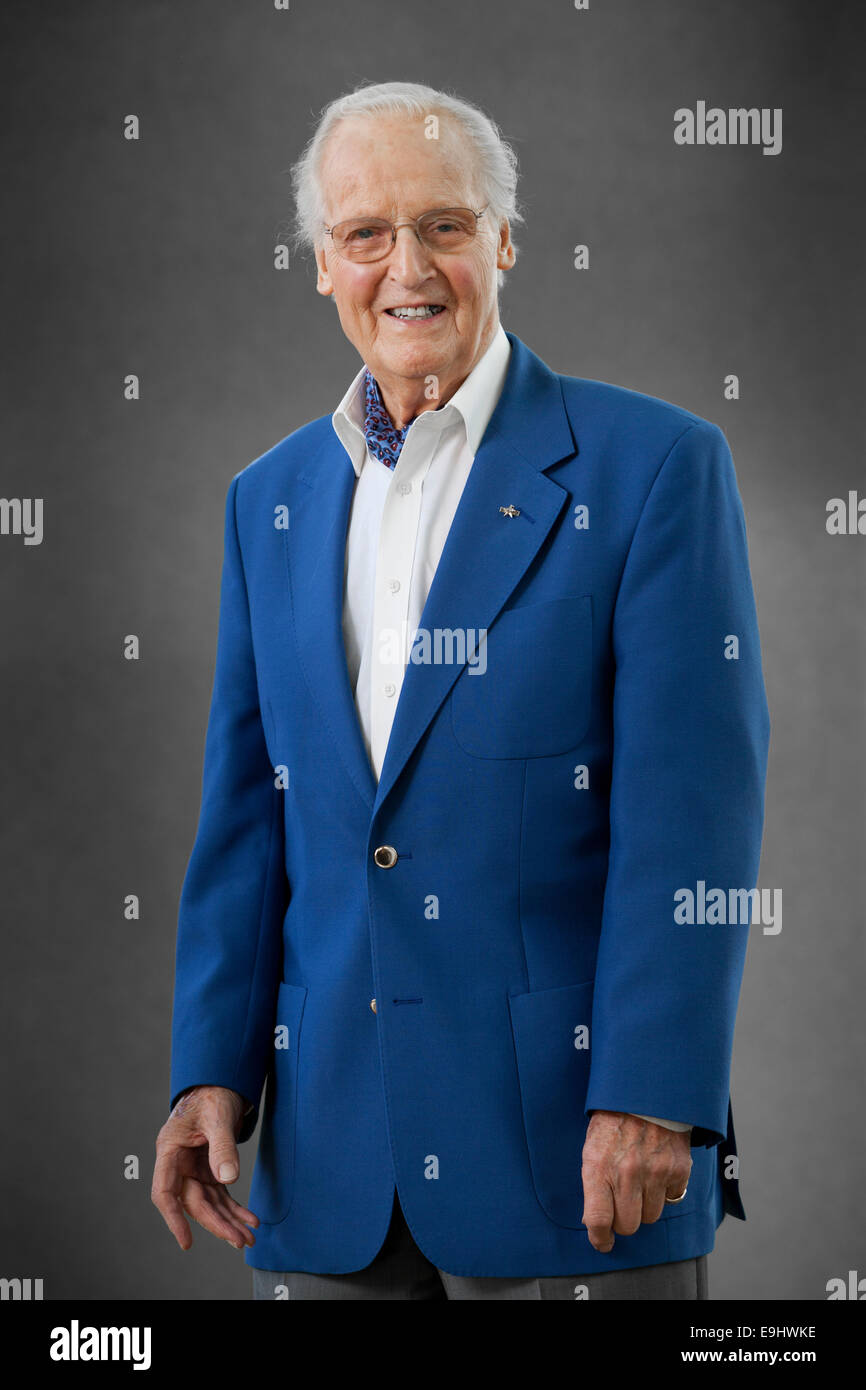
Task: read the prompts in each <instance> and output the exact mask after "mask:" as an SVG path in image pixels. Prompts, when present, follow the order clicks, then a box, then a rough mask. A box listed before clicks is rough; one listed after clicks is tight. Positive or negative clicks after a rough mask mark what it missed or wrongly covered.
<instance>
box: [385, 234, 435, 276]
mask: <svg viewBox="0 0 866 1390" xmlns="http://www.w3.org/2000/svg"><path fill="white" fill-rule="evenodd" d="M388 267H389V269H390V270H391V272H392V274H393V275H394V276H395V277H397V278H398V279H400V280H403V281H404V282H407V283H412V282H414V281H417V280H419V279H421V277H422V276H424V275H425V274H426V273H428V272H429V271H430V270H431V263H430V253H429V252H428V250H427V248H426V246H424V245H423V243H422V242H421V239H420V238H419V236H418V233H417V231H416V229H415V227H414V226H413V225H408V224H406V223H401V225H400V226H398V227H397V228H396V230H395V240H394V244H393V246H392V247H391V251H390V254H389V256H388Z"/></svg>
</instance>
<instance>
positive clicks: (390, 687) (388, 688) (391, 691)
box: [382, 681, 397, 695]
mask: <svg viewBox="0 0 866 1390" xmlns="http://www.w3.org/2000/svg"><path fill="white" fill-rule="evenodd" d="M382 689H383V690H384V692H385V694H386V695H393V694H394V691H395V690H396V689H397V687H396V685H392V684H391V682H390V681H389V682H388V684H387V685H383V686H382Z"/></svg>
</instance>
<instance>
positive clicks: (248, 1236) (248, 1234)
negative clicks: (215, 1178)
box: [205, 1187, 256, 1245]
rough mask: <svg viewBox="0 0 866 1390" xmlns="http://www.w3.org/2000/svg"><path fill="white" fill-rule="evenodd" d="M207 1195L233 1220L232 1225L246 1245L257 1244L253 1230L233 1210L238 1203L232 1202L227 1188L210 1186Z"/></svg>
mask: <svg viewBox="0 0 866 1390" xmlns="http://www.w3.org/2000/svg"><path fill="white" fill-rule="evenodd" d="M205 1195H206V1199H207V1200H209V1201H210V1202H211V1203H212V1204H213V1206H215V1207H216V1208H217V1210H218V1211H219V1212H220V1214H221V1215H222V1216H224V1217H225V1218H226V1220H227V1221H229V1222H231V1225H232V1226H233V1227H234V1229H235V1230H236V1231H237V1233H238V1235H239V1236H240V1238H241V1240H242V1241H243V1243H244V1245H255V1243H256V1238H255V1236H254V1235H253V1233H252V1231H251V1230H250V1229H249V1227H248V1226H247V1224H246V1222H245V1221H244V1220H243V1218H242V1217H240V1216H238V1215H237V1213H236V1212H235V1211H234V1210H233V1207H236V1206H237V1203H236V1202H232V1198H231V1197H230V1196H229V1194H228V1193H227V1192H226V1190H225V1188H224V1187H214V1188H210V1189H209V1190H208V1192H207V1193H206V1194H205Z"/></svg>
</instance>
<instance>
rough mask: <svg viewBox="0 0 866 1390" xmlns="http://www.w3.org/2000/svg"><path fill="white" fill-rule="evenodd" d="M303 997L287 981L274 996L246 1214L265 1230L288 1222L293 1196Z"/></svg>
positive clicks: (301, 990) (302, 990) (301, 989)
mask: <svg viewBox="0 0 866 1390" xmlns="http://www.w3.org/2000/svg"><path fill="white" fill-rule="evenodd" d="M306 998H307V990H306V986H305V985H290V984H286V983H285V982H283V983H282V984H281V985H280V988H279V993H278V994H277V1012H276V1016H275V1019H274V1038H273V1048H274V1054H273V1058H272V1060H271V1066H270V1069H269V1071H268V1083H267V1090H266V1093H265V1105H264V1113H263V1116H262V1132H261V1136H260V1138H259V1151H258V1154H257V1155H256V1166H255V1168H254V1170H253V1180H252V1183H251V1185H250V1198H249V1207H250V1210H251V1211H254V1212H255V1214H256V1216H257V1217H258V1218H259V1220H260V1221H261V1222H263V1223H264V1224H265V1225H267V1226H274V1225H277V1224H278V1223H279V1222H280V1221H283V1220H284V1219H285V1218H286V1216H287V1215H288V1213H289V1207H290V1206H291V1204H292V1196H293V1194H294V1180H295V1124H296V1112H297V1104H298V1057H299V1054H300V1044H301V1023H302V1021H303V1017H304V1004H305V1002H306Z"/></svg>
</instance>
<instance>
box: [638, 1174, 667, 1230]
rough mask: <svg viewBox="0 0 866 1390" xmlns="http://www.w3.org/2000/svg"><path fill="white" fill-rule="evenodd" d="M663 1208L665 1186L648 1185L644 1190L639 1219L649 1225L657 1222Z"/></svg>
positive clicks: (657, 1184) (655, 1183)
mask: <svg viewBox="0 0 866 1390" xmlns="http://www.w3.org/2000/svg"><path fill="white" fill-rule="evenodd" d="M664 1207H665V1185H664V1183H663V1182H658V1181H656V1182H652V1183H648V1184H647V1186H646V1187H645V1188H644V1194H643V1206H642V1208H641V1214H640V1219H641V1221H642V1222H645V1223H647V1224H649V1225H652V1223H653V1221H658V1219H659V1217H660V1216H661V1214H662V1212H663V1211H664Z"/></svg>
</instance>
